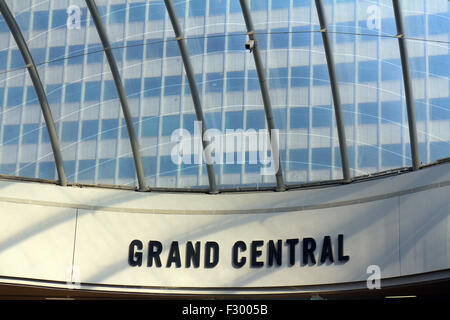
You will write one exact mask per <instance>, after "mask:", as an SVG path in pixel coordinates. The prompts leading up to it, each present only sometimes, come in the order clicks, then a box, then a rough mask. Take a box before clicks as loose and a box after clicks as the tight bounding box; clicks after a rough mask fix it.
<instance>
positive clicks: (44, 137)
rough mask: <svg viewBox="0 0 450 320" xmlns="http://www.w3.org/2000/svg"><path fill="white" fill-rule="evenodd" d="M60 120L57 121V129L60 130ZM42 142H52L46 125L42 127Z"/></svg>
mask: <svg viewBox="0 0 450 320" xmlns="http://www.w3.org/2000/svg"><path fill="white" fill-rule="evenodd" d="M58 128H59V122H56V123H55V130H56V132H58ZM41 142H42V143H50V137H49V135H48V129H47V127H46V126H45V125H43V126H42V127H41Z"/></svg>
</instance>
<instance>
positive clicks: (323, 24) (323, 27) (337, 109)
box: [316, 0, 351, 181]
mask: <svg viewBox="0 0 450 320" xmlns="http://www.w3.org/2000/svg"><path fill="white" fill-rule="evenodd" d="M316 9H317V15H318V17H319V22H320V32H321V34H322V41H323V47H324V50H325V56H326V58H327V66H328V74H329V76H330V85H331V93H332V95H333V103H334V113H335V117H336V126H337V131H338V137H339V150H340V152H341V163H342V175H343V177H344V181H351V177H350V169H349V163H348V152H347V140H346V138H345V127H344V119H343V117H342V108H341V97H340V94H339V85H338V79H337V75H336V69H335V64H334V57H333V52H332V49H331V44H330V38H329V36H328V32H327V31H328V30H327V26H328V25H327V21H326V17H325V11H324V8H323V4H322V1H321V0H316Z"/></svg>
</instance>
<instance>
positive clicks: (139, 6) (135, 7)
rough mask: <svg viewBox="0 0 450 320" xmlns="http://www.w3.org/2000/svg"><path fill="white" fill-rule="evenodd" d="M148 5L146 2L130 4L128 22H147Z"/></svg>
mask: <svg viewBox="0 0 450 320" xmlns="http://www.w3.org/2000/svg"><path fill="white" fill-rule="evenodd" d="M145 11H146V4H145V2H137V3H130V7H129V9H128V21H129V22H139V21H144V20H145Z"/></svg>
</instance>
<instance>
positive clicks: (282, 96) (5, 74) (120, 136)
mask: <svg viewBox="0 0 450 320" xmlns="http://www.w3.org/2000/svg"><path fill="white" fill-rule="evenodd" d="M6 2H7V4H8V6H9V8H10V10H11V11H12V13H13V15H14V17H15V19H16V21H17V23H18V25H19V27H20V28H21V30H22V33H23V35H24V38H25V40H26V42H27V45H28V46H29V48H30V51H31V53H32V56H33V59H34V61H35V63H36V65H37V68H38V71H39V74H40V77H41V80H42V82H43V85H44V88H45V90H46V94H47V97H48V100H49V104H50V107H51V111H52V114H53V117H54V120H55V125H56V129H57V134H58V138H59V140H60V143H61V149H62V154H63V158H64V167H65V171H66V175H67V179H68V181H69V182H79V183H92V184H116V185H132V186H133V185H136V184H137V181H136V173H135V167H134V161H133V155H132V152H131V148H130V141H129V138H128V133H127V128H126V125H125V121H124V119H123V115H122V112H121V108H120V101H119V98H118V95H117V91H116V88H115V85H114V81H113V78H112V75H111V72H110V69H109V65H108V61H107V60H106V58H105V55H104V52H103V47H102V44H101V42H100V39H99V36H98V34H97V31H96V28H95V25H94V23H93V20H92V18H91V16H90V13H89V11H88V9H87V6H86V3H85V2H84V1H81V0H78V1H75V0H73V1H67V0H58V1H43V0H21V1H12V0H9V1H6ZM173 3H174V5H175V9H176V13H177V16H178V19H179V22H180V24H181V26H182V29H183V33H184V37H185V39H186V42H187V47H188V51H189V54H190V59H191V62H192V65H193V69H194V73H195V79H196V84H197V87H198V89H199V93H200V97H201V102H202V106H203V112H204V115H205V122H206V126H207V127H208V128H214V129H217V130H219V131H220V132H223V133H224V132H226V130H227V129H242V130H244V131H245V130H249V129H255V130H259V129H264V128H266V127H267V124H266V119H265V114H264V107H263V101H262V98H261V91H260V86H259V81H258V76H257V72H256V70H255V64H254V60H253V57H252V55H251V54H250V53H249V52H248V51H247V50H245V47H244V44H245V42H246V41H247V40H248V36H247V35H246V27H245V22H244V19H243V15H242V11H241V7H240V4H239V0H190V1H182V0H173ZM400 3H401V7H402V14H403V18H404V26H405V35H404V36H405V39H406V40H405V41H406V43H407V47H408V51H409V65H410V74H411V77H412V89H413V90H412V92H413V96H414V102H415V113H416V122H417V135H418V141H419V153H420V161H421V162H422V164H426V163H431V162H434V161H436V160H437V159H441V158H445V157H449V156H450V92H449V73H450V65H449V64H450V56H449V44H448V43H449V42H448V41H449V31H450V22H449V20H450V15H449V12H450V11H449V3H450V2H448V1H447V0H434V1H426V0H407V1H406V0H402V1H400ZM96 4H97V6H98V8H99V11H100V14H101V18H102V21H103V23H104V25H105V27H106V30H107V32H108V37H109V39H110V42H111V46H112V48H113V52H114V56H115V58H116V60H117V64H118V66H119V70H120V73H121V78H122V82H123V84H124V87H125V90H126V94H127V99H128V103H129V106H130V109H131V113H132V116H133V122H134V124H135V130H136V135H137V137H138V140H139V144H140V151H141V156H142V163H143V166H144V173H145V179H146V184H147V185H148V186H149V187H169V188H197V187H207V186H208V176H207V173H206V166H205V164H204V163H203V164H195V163H193V164H186V163H181V164H176V163H174V162H173V161H172V160H171V150H172V149H173V147H174V145H175V144H176V142H174V141H171V135H172V133H173V131H174V130H176V129H179V128H184V129H186V130H188V131H189V132H191V133H192V134H193V133H194V131H195V130H194V121H195V120H196V117H195V112H194V107H193V103H192V97H191V95H190V89H189V86H188V82H187V78H186V74H185V71H184V67H183V61H182V59H181V55H180V51H179V48H178V45H177V42H176V41H175V39H174V32H173V29H172V25H171V23H170V19H169V17H168V15H167V12H166V7H165V4H164V1H132V0H129V1H123V0H110V1H107V0H97V1H96ZM323 4H324V7H325V12H326V18H327V22H328V29H327V31H328V32H329V36H330V40H331V45H332V50H333V55H334V60H335V67H336V73H337V78H338V85H339V90H340V96H341V104H342V111H343V116H344V125H345V132H346V140H347V141H346V142H347V148H348V157H349V164H350V171H351V174H352V176H360V175H366V174H370V173H374V172H379V171H384V170H388V169H392V168H398V167H405V166H411V152H410V146H409V135H408V122H407V114H406V106H405V94H404V92H405V90H404V87H403V81H402V64H401V59H400V54H399V48H398V42H397V38H396V37H395V36H396V34H397V32H396V24H395V17H394V11H393V7H392V2H391V0H349V1H347V0H324V1H323ZM249 8H250V11H251V15H252V18H253V22H254V25H255V29H256V38H257V45H258V46H259V48H260V50H261V55H262V58H263V63H264V67H265V71H266V76H267V81H268V88H269V94H270V98H271V100H272V111H273V115H274V118H275V125H276V127H277V129H279V132H280V135H279V137H280V158H281V166H282V169H283V175H284V177H285V183H286V184H287V185H289V184H299V183H306V182H313V181H324V180H333V179H342V170H341V159H340V153H339V140H338V136H337V129H336V121H335V117H334V111H333V100H332V95H331V90H330V80H329V76H328V69H327V61H326V57H325V53H324V49H323V42H322V37H321V32H320V26H319V22H318V18H317V11H316V7H315V4H314V1H309V0H282V1H280V0H276V1H275V0H252V1H249ZM68 9H69V10H68ZM78 9H79V16H80V21H79V25H77V21H76V20H73V21H72V20H71V22H70V23H72V24H75V25H72V26H73V27H71V28H69V27H68V19H72V18H73V17H74V15H75V16H76V15H77V12H78V11H77V10H78ZM0 106H1V113H0V115H1V116H0V174H7V175H15V176H25V177H35V178H45V179H57V176H56V170H55V164H54V159H53V154H52V151H51V147H50V142H49V137H48V134H47V129H46V126H45V122H44V120H43V117H42V115H41V111H40V108H39V102H38V100H37V97H36V93H35V90H34V88H33V85H32V82H31V80H30V78H29V76H28V73H27V70H26V66H25V65H24V62H23V60H22V56H21V53H20V51H19V50H18V48H17V45H16V43H15V41H14V38H13V37H12V36H11V34H10V31H9V28H8V26H7V24H6V23H5V21H4V19H3V17H1V18H0ZM249 152H250V150H246V152H245V154H246V156H247V159H246V161H245V163H238V162H236V161H235V162H234V163H220V161H219V162H218V163H215V164H214V169H215V174H216V180H217V183H218V186H219V187H230V186H231V187H239V186H244V185H246V186H261V185H269V186H271V185H275V177H274V176H270V175H261V174H260V169H261V167H262V166H263V165H262V164H261V163H260V162H257V163H250V161H248V159H249V156H250V155H249ZM224 157H225V154H224Z"/></svg>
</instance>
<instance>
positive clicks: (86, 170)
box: [78, 160, 96, 182]
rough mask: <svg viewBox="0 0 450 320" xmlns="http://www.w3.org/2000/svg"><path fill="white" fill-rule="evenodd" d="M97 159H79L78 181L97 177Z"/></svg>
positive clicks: (91, 179)
mask: <svg viewBox="0 0 450 320" xmlns="http://www.w3.org/2000/svg"><path fill="white" fill-rule="evenodd" d="M95 168H96V161H95V160H80V161H78V181H89V182H91V181H93V180H94V178H95Z"/></svg>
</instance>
